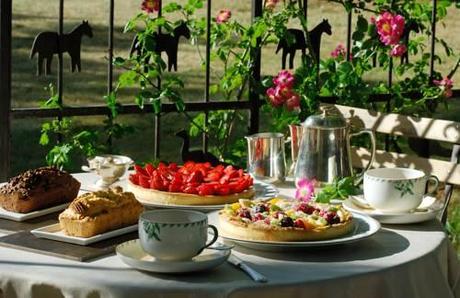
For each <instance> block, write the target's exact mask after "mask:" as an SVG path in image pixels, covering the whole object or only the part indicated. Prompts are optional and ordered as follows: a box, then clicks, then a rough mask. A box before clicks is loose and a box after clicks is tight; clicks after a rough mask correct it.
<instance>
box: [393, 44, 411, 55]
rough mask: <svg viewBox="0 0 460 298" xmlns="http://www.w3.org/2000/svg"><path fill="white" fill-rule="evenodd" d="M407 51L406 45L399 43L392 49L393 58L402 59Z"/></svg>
mask: <svg viewBox="0 0 460 298" xmlns="http://www.w3.org/2000/svg"><path fill="white" fill-rule="evenodd" d="M406 51H407V47H406V45H404V44H401V43H398V44H397V45H394V46H393V47H392V48H391V52H390V54H391V56H393V57H401V56H402V55H404V53H405V52H406Z"/></svg>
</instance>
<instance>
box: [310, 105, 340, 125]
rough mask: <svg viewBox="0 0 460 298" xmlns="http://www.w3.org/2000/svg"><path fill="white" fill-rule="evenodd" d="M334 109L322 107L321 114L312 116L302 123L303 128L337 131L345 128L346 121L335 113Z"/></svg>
mask: <svg viewBox="0 0 460 298" xmlns="http://www.w3.org/2000/svg"><path fill="white" fill-rule="evenodd" d="M332 109H333V107H331V106H322V107H320V110H321V112H322V113H321V114H318V115H311V116H310V117H308V118H307V120H305V121H304V122H303V123H302V126H303V127H309V128H318V129H336V128H345V127H346V126H347V122H346V120H345V119H344V118H343V117H342V116H341V115H337V114H334V113H333V110H332Z"/></svg>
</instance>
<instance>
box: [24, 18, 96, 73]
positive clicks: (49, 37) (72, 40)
mask: <svg viewBox="0 0 460 298" xmlns="http://www.w3.org/2000/svg"><path fill="white" fill-rule="evenodd" d="M83 35H86V36H88V37H90V38H92V37H93V30H92V28H91V26H90V25H89V23H88V21H82V23H81V24H79V25H78V26H76V27H75V28H74V29H72V31H70V32H69V33H65V34H63V35H62V36H59V34H58V33H57V32H51V31H46V32H40V33H38V35H37V36H36V37H35V40H34V43H33V45H32V50H31V52H30V59H32V58H33V57H34V56H35V54H36V53H38V60H37V75H41V74H42V73H43V62H44V60H46V68H45V75H49V74H51V62H52V60H53V55H54V54H58V53H65V52H67V53H69V55H70V58H71V67H72V72H75V69H77V70H78V72H80V71H81V58H80V51H81V40H82V37H83Z"/></svg>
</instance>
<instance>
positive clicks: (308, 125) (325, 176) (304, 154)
mask: <svg viewBox="0 0 460 298" xmlns="http://www.w3.org/2000/svg"><path fill="white" fill-rule="evenodd" d="M331 108H333V107H327V106H325V107H321V110H322V114H320V115H312V116H310V117H308V118H307V120H305V122H304V123H302V140H301V142H300V149H299V154H298V157H297V162H296V165H295V171H294V175H295V181H296V183H298V182H299V180H301V179H305V178H307V179H309V180H313V179H314V180H316V182H317V184H316V185H317V186H318V187H320V186H321V185H322V184H323V183H331V182H333V181H334V179H335V178H336V177H337V178H339V177H346V176H351V175H352V174H353V169H352V164H351V152H350V138H351V137H353V136H358V135H362V134H368V135H369V136H370V139H371V144H372V151H371V152H372V154H371V158H370V160H369V163H368V165H367V166H366V168H365V169H364V171H363V173H364V172H365V171H366V170H367V169H368V168H370V167H371V165H372V162H373V161H374V155H375V135H374V133H373V132H372V131H370V130H362V131H360V132H358V133H351V132H350V130H351V129H350V128H351V127H350V125H349V123H348V122H347V121H346V120H345V119H344V118H343V117H342V116H341V115H334V114H333V113H332V110H331Z"/></svg>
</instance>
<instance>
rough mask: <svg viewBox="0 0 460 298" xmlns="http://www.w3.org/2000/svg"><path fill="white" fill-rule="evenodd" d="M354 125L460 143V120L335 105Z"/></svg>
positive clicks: (392, 133) (395, 133) (388, 132)
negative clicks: (387, 112) (420, 116)
mask: <svg viewBox="0 0 460 298" xmlns="http://www.w3.org/2000/svg"><path fill="white" fill-rule="evenodd" d="M333 107H335V109H336V110H337V111H338V112H340V114H342V115H343V117H345V118H347V119H348V118H351V122H352V124H353V125H356V126H358V127H365V128H367V129H371V130H373V131H376V132H380V133H384V134H391V135H396V136H405V137H417V138H422V139H429V140H436V141H442V142H449V143H455V144H460V122H454V121H448V120H439V119H432V118H416V117H409V116H404V115H399V114H393V113H390V114H384V113H380V112H373V111H369V110H366V109H360V108H355V107H348V106H341V105H334V106H333Z"/></svg>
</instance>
